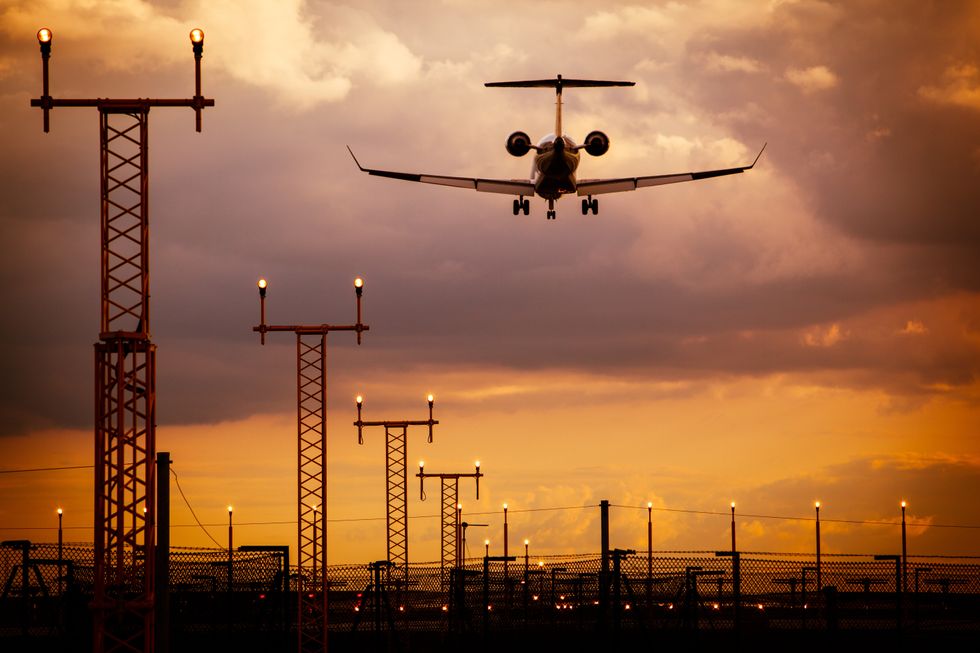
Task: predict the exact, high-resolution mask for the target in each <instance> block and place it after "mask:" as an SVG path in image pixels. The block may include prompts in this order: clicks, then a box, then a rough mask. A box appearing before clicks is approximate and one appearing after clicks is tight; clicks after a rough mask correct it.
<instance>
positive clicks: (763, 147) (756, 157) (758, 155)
mask: <svg viewBox="0 0 980 653" xmlns="http://www.w3.org/2000/svg"><path fill="white" fill-rule="evenodd" d="M766 145H769V141H766V142H765V143H763V144H762V149H761V150H759V153H758V154H756V155H755V161H753V162H752V165H750V166H749V167H748V168H746V170H751V169H752V168H754V167H755V164H756V163H757V162H758V161H759V157H761V156H762V153H763V152H765V151H766ZM351 154H353V152H352V153H351Z"/></svg>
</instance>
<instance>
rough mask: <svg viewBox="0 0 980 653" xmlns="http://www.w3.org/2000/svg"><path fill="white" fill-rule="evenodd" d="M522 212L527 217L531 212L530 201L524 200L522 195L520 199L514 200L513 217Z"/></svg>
mask: <svg viewBox="0 0 980 653" xmlns="http://www.w3.org/2000/svg"><path fill="white" fill-rule="evenodd" d="M522 211H523V213H524V215H528V214H529V213H530V212H531V200H526V199H524V196H523V195H521V199H519V200H514V215H517V214H518V213H521V212H522Z"/></svg>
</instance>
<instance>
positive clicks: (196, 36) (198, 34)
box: [37, 27, 204, 54]
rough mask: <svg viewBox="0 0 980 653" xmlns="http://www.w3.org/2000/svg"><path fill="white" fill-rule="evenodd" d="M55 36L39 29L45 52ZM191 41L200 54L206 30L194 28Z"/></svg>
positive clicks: (50, 32)
mask: <svg viewBox="0 0 980 653" xmlns="http://www.w3.org/2000/svg"><path fill="white" fill-rule="evenodd" d="M53 38H54V32H52V31H51V30H50V29H48V28H47V27H42V28H41V29H39V30H38V31H37V41H38V43H40V44H41V49H42V50H46V52H45V54H48V53H50V51H51V39H53ZM190 39H191V43H192V44H193V47H194V53H195V54H200V50H201V49H202V48H203V47H204V30H202V29H198V28H196V27H195V28H194V29H192V30H191V33H190Z"/></svg>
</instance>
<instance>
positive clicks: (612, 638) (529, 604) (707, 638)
mask: <svg viewBox="0 0 980 653" xmlns="http://www.w3.org/2000/svg"><path fill="white" fill-rule="evenodd" d="M57 552H58V547H57V545H56V544H48V543H32V542H29V541H26V540H14V541H8V542H4V543H3V544H2V545H0V583H2V585H0V649H2V650H3V651H17V650H32V651H37V650H77V651H86V650H89V649H90V647H91V641H92V640H91V627H92V626H91V624H92V617H91V610H90V608H89V603H90V602H91V599H92V586H93V578H92V574H93V572H92V569H93V562H94V550H93V547H92V545H89V544H66V545H65V546H64V547H63V552H62V556H61V558H60V559H59V557H58V555H57ZM617 557H618V561H616V560H614V562H615V563H616V564H613V565H611V566H610V570H611V571H610V572H609V573H610V575H609V576H608V577H606V578H605V579H601V578H600V576H601V571H600V570H601V568H602V561H601V558H600V556H599V555H568V556H548V557H542V558H540V563H539V560H538V559H535V560H533V561H528V563H527V564H524V561H518V562H511V563H510V564H509V566H508V572H507V574H506V575H505V573H504V567H503V563H502V562H501V561H493V560H490V561H487V562H485V561H484V560H483V559H482V558H478V559H476V558H474V559H469V560H467V561H466V565H465V567H464V568H462V569H453V570H452V573H451V582H450V584H449V587H448V588H446V589H442V585H443V583H442V582H441V578H440V566H439V564H438V563H425V564H412V565H409V569H408V579H407V583H406V582H405V581H404V580H403V578H402V577H401V575H400V574H399V575H397V576H395V575H391V576H389V569H390V566H389V565H387V564H386V563H383V562H381V563H371V564H363V565H336V566H332V567H330V568H329V570H328V574H327V576H328V579H329V601H328V605H329V610H330V614H329V617H330V619H329V623H330V633H331V635H330V637H331V642H336V645H337V647H338V648H337V650H354V649H359V650H385V651H388V650H391V651H410V650H450V649H453V650H455V649H456V648H457V647H458V646H464V645H469V644H478V645H481V646H486V647H489V646H494V647H496V646H498V645H499V646H509V647H511V648H513V646H514V645H519V646H518V649H519V650H529V649H530V648H531V647H532V645H534V642H541V645H542V646H545V647H547V648H555V647H557V646H561V647H562V648H563V650H610V651H611V650H630V651H635V650H641V649H649V648H660V647H662V646H667V645H672V644H677V645H683V646H685V647H688V648H690V647H691V646H693V645H700V646H703V647H705V648H715V644H718V645H719V646H721V645H724V646H723V647H728V648H730V647H731V646H737V645H741V646H745V647H751V648H753V649H767V648H770V647H772V648H774V649H775V648H783V647H790V648H792V649H793V650H816V649H817V648H821V647H825V646H828V645H833V646H835V647H840V646H842V645H848V646H847V647H848V648H850V645H853V646H862V647H872V648H875V649H877V648H881V647H883V646H885V645H886V644H887V645H889V646H893V647H894V646H900V645H901V646H909V645H912V644H915V643H916V642H918V643H921V644H922V646H924V647H926V648H928V647H929V643H930V642H931V643H932V644H934V645H937V646H938V645H939V644H938V643H940V642H941V643H942V645H943V647H951V646H959V645H960V644H961V643H962V645H963V646H971V644H969V643H970V642H973V643H974V644H975V643H976V642H977V641H980V561H978V560H974V559H966V558H928V559H927V558H912V559H910V562H909V568H908V572H907V577H906V579H905V581H906V582H905V584H906V586H907V587H908V590H907V591H905V592H903V591H902V584H903V583H902V578H901V576H900V574H899V573H896V564H895V562H894V560H893V559H884V560H875V559H874V556H867V555H863V556H857V555H855V556H849V555H828V554H824V555H823V558H822V581H823V584H824V588H823V590H822V591H819V592H818V591H817V588H816V581H815V574H814V573H813V565H814V562H815V561H814V559H813V557H812V556H807V555H789V554H780V555H774V554H762V553H758V554H755V553H751V552H743V553H742V554H741V555H740V556H739V564H740V569H739V572H740V573H739V574H738V575H737V577H738V578H739V584H740V587H738V588H735V587H734V586H733V577H734V575H733V571H734V570H733V564H734V562H733V560H732V559H731V558H730V557H729V558H722V557H718V556H717V555H716V554H715V553H714V552H697V551H686V552H656V554H655V556H654V557H653V560H652V571H650V570H649V569H648V560H647V557H646V555H644V554H641V555H621V556H617ZM229 572H231V573H229ZM229 581H230V582H229ZM302 586H303V587H307V586H308V581H307V582H305V583H304V584H303V585H302ZM298 587H300V583H299V576H298V572H297V570H296V568H290V567H289V555H288V550H287V549H286V548H285V547H241V548H239V549H236V550H235V551H234V552H233V556H232V566H231V569H229V566H228V552H227V550H226V549H187V548H175V549H173V550H172V553H171V563H170V610H171V614H170V623H171V625H172V650H173V651H189V650H225V649H230V648H234V649H235V650H264V651H289V650H293V649H294V648H295V646H296V639H297V638H296V631H295V627H296V626H295V621H296V615H295V612H296V610H295V606H296V605H297V601H298V599H299V597H298V596H297V594H296V588H298ZM603 588H607V589H605V591H603ZM736 596H737V597H739V599H738V601H737V602H736V600H735V597H736ZM545 642H547V644H545Z"/></svg>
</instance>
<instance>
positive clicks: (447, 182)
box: [347, 147, 534, 196]
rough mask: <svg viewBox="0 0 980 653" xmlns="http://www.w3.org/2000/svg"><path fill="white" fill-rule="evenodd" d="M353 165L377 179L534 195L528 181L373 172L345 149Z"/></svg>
mask: <svg viewBox="0 0 980 653" xmlns="http://www.w3.org/2000/svg"><path fill="white" fill-rule="evenodd" d="M347 151H348V152H350V155H351V157H353V159H354V163H356V164H357V167H358V168H360V170H361V172H366V173H368V174H369V175H376V176H378V177H390V178H392V179H402V180H404V181H417V182H420V183H423V184H437V185H439V186H454V187H456V188H468V189H470V190H475V191H479V192H481V193H503V194H504V195H528V196H533V195H534V184H532V183H531V181H530V180H528V179H482V178H479V177H447V176H445V175H425V174H421V173H411V172H396V171H393V170H374V169H372V168H365V167H364V166H362V165H361V164H360V162H359V161H358V160H357V157H356V156H354V152H353V151H352V150H351V149H350V147H348V148H347Z"/></svg>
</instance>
